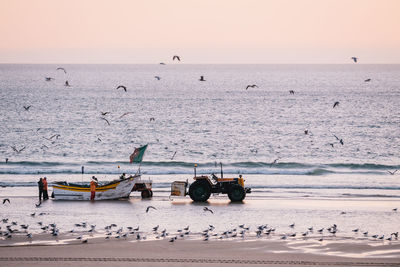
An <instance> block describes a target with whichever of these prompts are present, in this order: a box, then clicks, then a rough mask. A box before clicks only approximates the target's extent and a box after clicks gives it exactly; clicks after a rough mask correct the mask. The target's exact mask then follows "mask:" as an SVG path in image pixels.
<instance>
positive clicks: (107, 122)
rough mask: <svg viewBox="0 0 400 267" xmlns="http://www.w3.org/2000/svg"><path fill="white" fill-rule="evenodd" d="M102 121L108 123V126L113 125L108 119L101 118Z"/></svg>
mask: <svg viewBox="0 0 400 267" xmlns="http://www.w3.org/2000/svg"><path fill="white" fill-rule="evenodd" d="M100 119H102V120H104V121H106V122H107V124H108V125H111V124H110V122H109V121H108V120H107V119H106V118H100Z"/></svg>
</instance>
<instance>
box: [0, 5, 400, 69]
mask: <svg viewBox="0 0 400 267" xmlns="http://www.w3.org/2000/svg"><path fill="white" fill-rule="evenodd" d="M173 55H179V56H181V58H182V63H188V64H342V63H344V64H345V63H348V64H351V60H350V57H352V56H356V57H358V58H359V63H360V64H370V63H378V64H386V63H389V64H390V63H395V64H398V63H400V0H334V1H333V0H198V1H195V0H168V1H167V0H143V1H136V0H0V63H54V64H59V63H65V64H66V63H83V64H86V63H89V64H90V63H93V64H109V63H110V64H142V63H148V64H153V63H159V62H166V63H170V62H171V61H172V56H173Z"/></svg>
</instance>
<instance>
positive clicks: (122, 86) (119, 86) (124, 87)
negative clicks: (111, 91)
mask: <svg viewBox="0 0 400 267" xmlns="http://www.w3.org/2000/svg"><path fill="white" fill-rule="evenodd" d="M119 88H122V89H124V91H125V92H126V86H124V85H118V86H117V90H118V89H119Z"/></svg>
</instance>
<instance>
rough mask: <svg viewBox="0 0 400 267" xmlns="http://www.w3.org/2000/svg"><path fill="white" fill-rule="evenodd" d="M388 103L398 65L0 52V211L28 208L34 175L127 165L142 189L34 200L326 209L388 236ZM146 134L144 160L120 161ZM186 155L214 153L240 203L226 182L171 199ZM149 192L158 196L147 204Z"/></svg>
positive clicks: (264, 210) (397, 194) (320, 215)
mask: <svg viewBox="0 0 400 267" xmlns="http://www.w3.org/2000/svg"><path fill="white" fill-rule="evenodd" d="M59 67H62V68H64V69H65V72H64V71H63V70H62V69H59V70H57V68H59ZM155 76H158V77H159V78H160V79H157V78H156V77H155ZM200 76H204V79H205V81H200ZM46 77H51V78H52V79H51V80H50V81H46ZM369 79H370V80H369ZM66 81H68V82H69V85H70V86H65V82H66ZM119 85H123V86H125V87H126V91H125V90H124V89H123V88H119V89H117V87H118V86H119ZM248 85H255V86H252V87H248ZM290 91H293V92H291V93H290ZM335 103H337V104H336V105H335V106H334V104H335ZM399 103H400V65H365V64H344V65H298V64H296V65H190V64H181V63H171V64H168V63H167V64H166V65H161V64H146V65H69V64H62V65H42V64H34V65H29V64H0V121H1V127H0V136H1V138H0V157H1V161H0V197H1V198H9V199H10V200H11V203H6V204H4V205H2V207H1V209H0V211H1V215H2V216H3V217H4V216H8V217H10V218H13V217H15V219H16V220H17V219H18V220H20V221H21V220H24V219H23V218H25V217H24V216H26V215H27V214H29V213H32V212H34V211H35V210H36V208H35V206H34V203H36V202H37V201H38V200H37V181H38V179H39V178H40V177H44V176H46V177H47V180H48V181H49V184H50V191H51V185H52V183H53V182H55V181H68V182H78V183H87V182H89V181H90V177H92V176H93V175H95V176H96V177H97V178H98V179H99V181H100V183H106V182H108V181H111V180H113V179H116V178H118V177H119V175H121V174H122V173H127V174H134V173H136V172H137V171H138V170H139V169H140V172H141V174H142V177H143V178H145V179H151V180H152V181H153V191H154V197H153V199H152V200H141V199H140V196H139V195H138V194H137V193H135V192H133V193H132V194H131V199H130V200H128V201H125V202H121V201H109V202H100V203H96V204H93V203H83V202H72V203H71V202H67V203H66V202H61V201H53V200H49V201H48V202H46V203H45V204H43V206H41V207H40V209H41V210H45V211H46V212H47V213H49V214H50V215H48V216H47V218H48V220H49V222H55V221H59V223H60V224H62V225H64V226H65V227H69V225H70V224H71V226H72V225H73V221H74V220H79V219H76V218H80V220H81V221H91V220H93V221H96V220H99V218H101V221H102V222H103V224H107V223H110V221H113V220H115V221H118V222H119V223H120V224H121V225H123V224H127V222H126V216H133V217H132V218H130V220H129V221H130V222H133V223H134V224H137V225H139V224H140V225H143V227H148V228H149V229H150V226H153V224H162V223H163V224H164V225H165V226H166V227H172V228H173V227H176V215H177V214H181V215H182V216H181V215H179V216H180V217H181V219H180V220H181V223H182V225H184V224H186V223H187V224H191V225H195V226H194V227H196V225H197V227H198V228H199V230H200V229H201V228H202V227H205V226H207V225H208V224H211V223H213V224H216V225H219V226H220V228H221V229H222V228H224V227H225V226H226V225H227V224H231V225H232V226H233V225H236V224H239V223H246V222H248V223H249V224H250V225H254V226H255V225H256V224H257V223H264V222H268V221H272V222H273V223H272V224H273V225H275V226H276V227H281V229H284V230H282V231H286V232H287V231H290V230H291V228H288V225H289V224H291V223H293V222H295V221H296V223H297V224H299V223H298V222H300V225H302V227H303V228H304V230H306V226H309V225H315V226H316V227H317V225H318V226H319V227H327V226H328V225H329V224H330V223H332V222H333V221H335V220H337V221H339V222H338V225H342V226H343V229H344V230H343V233H345V234H346V236H349V235H350V236H351V235H352V234H353V233H352V231H351V230H352V228H360V227H364V228H368V229H370V231H371V230H372V229H376V232H377V233H378V232H379V233H382V234H383V233H384V232H385V233H386V235H387V236H388V234H389V236H390V232H392V231H393V232H395V231H398V228H399V225H400V224H399V222H400V216H399V215H400V211H399V212H398V213H397V212H396V211H394V210H393V209H395V208H397V207H399V208H400V171H397V172H396V170H397V169H400V108H399ZM146 144H148V148H147V150H146V152H145V155H144V159H143V162H142V163H141V164H130V163H129V156H130V154H131V153H132V152H133V151H134V149H135V148H136V147H140V146H143V145H146ZM195 164H196V165H197V167H196V173H197V174H204V175H209V174H211V173H215V174H217V176H221V166H222V172H223V176H224V177H237V176H238V175H239V174H241V175H243V177H244V178H245V185H246V187H251V188H252V193H251V194H248V195H247V196H246V199H245V201H244V203H242V204H239V205H236V204H231V203H230V202H229V200H228V198H227V197H226V196H225V195H216V196H212V197H211V198H210V200H209V202H207V203H204V204H196V203H192V202H191V201H190V199H189V198H188V197H186V198H184V197H182V198H178V199H177V198H175V199H172V198H171V197H170V196H169V193H170V186H171V182H173V181H177V180H182V181H185V180H188V181H189V183H190V182H191V181H193V179H192V178H193V176H194V166H195ZM82 167H83V171H82ZM393 172H394V173H393ZM13 203H17V204H14V205H17V208H15V207H16V206H14V205H13ZM96 205H97V206H96ZM148 205H153V206H156V207H157V206H158V207H159V209H158V210H155V211H153V210H152V212H151V213H152V215H149V214H147V213H145V212H144V210H145V208H146V206H148ZM204 205H210V207H211V208H213V209H215V210H214V214H213V216H214V217H213V218H214V219H212V220H210V219H209V218H210V216H211V215H212V214H205V213H204V212H203V210H202V207H203V206H204ZM117 207H118V208H117ZM119 208H121V211H118V212H117V214H118V216H116V214H115V213H114V211H115V210H118V209H119ZM161 209H162V211H161ZM139 211H140V212H139ZM193 212H195V215H193ZM218 213H220V216H219V217H218V219H215V218H216V217H217V216H218ZM51 214H53V215H51ZM126 214H130V215H126ZM154 214H163V215H159V216H157V215H154ZM146 216H147V217H146ZM151 216H155V217H151ZM349 216H350V218H348V217H349ZM0 217H1V216H0ZM28 217H29V216H28ZM150 217H151V219H149V218H150ZM34 219H35V218H32V217H30V218H28V219H27V220H34ZM299 231H300V230H299Z"/></svg>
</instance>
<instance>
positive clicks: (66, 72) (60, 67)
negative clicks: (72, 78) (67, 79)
mask: <svg viewBox="0 0 400 267" xmlns="http://www.w3.org/2000/svg"><path fill="white" fill-rule="evenodd" d="M56 70H62V71H64V73H65V74H67V71H66V70H65V69H64V68H61V67H59V68H57V69H56Z"/></svg>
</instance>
